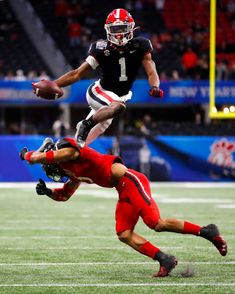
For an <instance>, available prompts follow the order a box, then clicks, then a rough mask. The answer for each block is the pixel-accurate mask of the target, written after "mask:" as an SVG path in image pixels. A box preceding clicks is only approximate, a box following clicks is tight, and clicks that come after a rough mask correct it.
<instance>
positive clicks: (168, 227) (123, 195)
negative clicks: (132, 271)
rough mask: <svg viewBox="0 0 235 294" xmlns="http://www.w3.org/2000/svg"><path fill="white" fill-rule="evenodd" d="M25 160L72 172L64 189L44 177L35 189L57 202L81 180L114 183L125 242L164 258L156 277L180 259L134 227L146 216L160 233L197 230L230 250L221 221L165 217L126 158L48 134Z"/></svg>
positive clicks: (52, 173)
mask: <svg viewBox="0 0 235 294" xmlns="http://www.w3.org/2000/svg"><path fill="white" fill-rule="evenodd" d="M20 157H21V159H22V160H26V161H28V162H29V163H30V164H35V163H41V164H42V167H43V169H44V170H45V172H46V174H47V176H48V177H50V178H52V179H53V180H54V181H61V180H62V179H63V177H68V180H67V181H66V182H65V184H64V186H63V187H62V188H57V189H49V188H47V186H46V184H45V182H44V181H43V180H41V179H40V180H39V183H38V184H37V186H36V191H37V193H38V194H39V195H47V196H48V197H50V198H52V199H53V200H56V201H66V200H68V199H69V198H70V197H71V196H72V195H73V193H74V192H75V191H76V189H77V188H78V187H79V185H80V183H81V182H83V181H85V182H88V183H95V184H97V185H99V186H101V187H106V188H112V187H114V188H115V189H116V190H117V192H118V195H119V198H118V202H117V206H116V232H117V235H118V238H119V240H120V241H122V242H124V243H126V244H127V245H129V246H130V247H132V248H133V249H135V250H136V251H138V252H139V253H141V254H144V255H146V256H148V257H150V258H152V259H153V260H157V261H158V262H159V263H160V269H159V271H158V272H157V273H155V274H154V277H165V276H167V275H168V274H169V273H170V272H171V270H172V269H173V268H174V267H175V266H176V265H177V259H176V258H175V257H174V256H172V255H168V254H166V253H164V252H162V251H161V250H160V249H159V248H158V247H156V246H154V245H153V244H151V243H150V242H149V241H147V240H146V239H145V238H144V237H142V236H140V235H139V234H137V233H136V232H135V231H134V228H135V225H136V223H137V222H138V219H139V217H141V218H142V219H143V221H144V223H145V224H146V225H147V226H148V227H149V228H150V229H153V230H155V231H156V232H163V231H169V232H175V233H182V234H193V235H196V236H200V237H203V238H205V239H207V240H209V241H210V242H211V243H212V244H214V246H215V247H216V248H217V249H218V251H219V252H220V254H221V255H222V256H225V255H226V254H227V244H226V241H225V240H224V239H223V238H222V236H221V235H220V233H219V230H218V228H217V226H216V225H214V224H210V225H207V226H203V227H201V226H199V225H197V224H193V223H190V222H188V221H181V220H177V219H168V218H162V217H161V216H160V212H159V209H158V206H157V204H156V202H155V201H154V199H153V198H152V196H151V191H150V185H149V181H148V179H147V178H146V176H145V175H144V174H142V173H139V172H137V171H135V170H132V169H128V168H127V167H126V166H124V165H123V163H122V160H121V158H119V157H117V156H113V155H103V154H101V153H98V152H97V151H95V150H93V149H91V148H89V147H87V146H85V147H84V148H79V147H78V145H77V142H76V140H75V139H71V138H64V139H60V140H59V141H57V142H56V143H55V144H54V143H53V141H51V140H49V139H47V140H46V141H45V142H44V143H43V145H42V146H41V147H40V149H39V150H38V151H28V150H27V148H23V149H22V150H21V152H20Z"/></svg>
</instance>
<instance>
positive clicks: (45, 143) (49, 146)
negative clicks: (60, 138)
mask: <svg viewBox="0 0 235 294" xmlns="http://www.w3.org/2000/svg"><path fill="white" fill-rule="evenodd" d="M54 145H55V143H54V141H53V140H52V139H51V138H49V137H47V138H45V139H44V141H43V143H42V145H41V146H40V147H39V148H38V150H37V151H38V152H45V151H48V150H50V149H52V148H53V147H54Z"/></svg>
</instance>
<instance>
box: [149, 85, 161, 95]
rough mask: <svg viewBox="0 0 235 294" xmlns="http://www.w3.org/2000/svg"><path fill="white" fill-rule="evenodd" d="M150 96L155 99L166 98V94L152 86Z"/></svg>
mask: <svg viewBox="0 0 235 294" xmlns="http://www.w3.org/2000/svg"><path fill="white" fill-rule="evenodd" d="M149 95H150V96H153V97H159V98H162V97H163V96H164V92H163V90H162V89H160V88H158V87H156V86H152V87H151V89H150V90H149Z"/></svg>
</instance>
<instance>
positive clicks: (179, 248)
mask: <svg viewBox="0 0 235 294" xmlns="http://www.w3.org/2000/svg"><path fill="white" fill-rule="evenodd" d="M187 248H188V247H187V246H185V247H181V246H161V249H164V250H184V251H185V250H186V249H187ZM193 248H194V249H205V250H215V249H214V247H208V246H193ZM0 250H10V251H20V250H22V251H27V250H36V251H40V250H69V251H70V250H92V251H96V250H122V251H123V250H124V251H129V250H132V249H131V248H130V247H117V246H116V247H115V246H112V247H96V246H94V247H76V246H75V247H72V246H71V247H46V248H41V247H7V248H5V247H1V246H0Z"/></svg>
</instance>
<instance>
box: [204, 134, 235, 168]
mask: <svg viewBox="0 0 235 294" xmlns="http://www.w3.org/2000/svg"><path fill="white" fill-rule="evenodd" d="M210 150H211V153H210V155H209V157H208V162H210V163H212V164H215V165H219V166H221V167H228V168H234V167H235V161H234V158H233V152H234V151H235V142H231V141H230V142H229V141H228V140H227V139H225V138H223V139H221V140H218V141H216V142H215V143H213V144H212V145H211V147H210Z"/></svg>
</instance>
